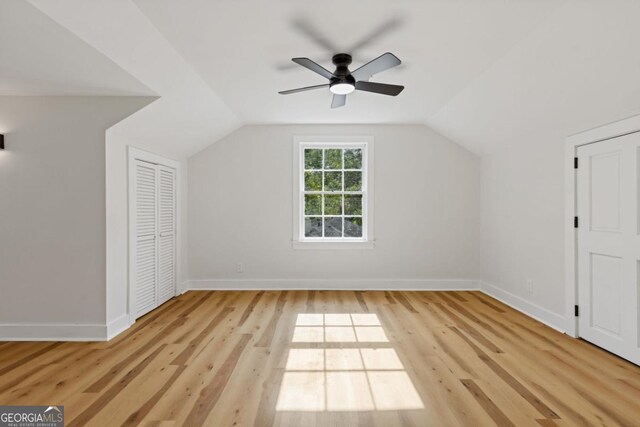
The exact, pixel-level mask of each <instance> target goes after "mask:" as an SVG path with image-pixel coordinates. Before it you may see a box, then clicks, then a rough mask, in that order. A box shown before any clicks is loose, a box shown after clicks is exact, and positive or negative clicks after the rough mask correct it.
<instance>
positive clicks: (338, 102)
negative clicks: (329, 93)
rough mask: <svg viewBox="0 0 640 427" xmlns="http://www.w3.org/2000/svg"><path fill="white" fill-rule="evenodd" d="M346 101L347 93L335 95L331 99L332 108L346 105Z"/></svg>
mask: <svg viewBox="0 0 640 427" xmlns="http://www.w3.org/2000/svg"><path fill="white" fill-rule="evenodd" d="M346 103H347V95H333V99H332V100H331V108H339V107H344V104H346Z"/></svg>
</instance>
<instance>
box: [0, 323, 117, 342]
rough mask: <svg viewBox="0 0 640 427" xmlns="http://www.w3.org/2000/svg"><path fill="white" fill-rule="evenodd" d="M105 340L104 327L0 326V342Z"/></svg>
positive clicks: (57, 325) (53, 325)
mask: <svg viewBox="0 0 640 427" xmlns="http://www.w3.org/2000/svg"><path fill="white" fill-rule="evenodd" d="M106 338H107V326H106V325H77V324H12V325H11V324H9V325H8V324H3V325H0V341H104V340H106Z"/></svg>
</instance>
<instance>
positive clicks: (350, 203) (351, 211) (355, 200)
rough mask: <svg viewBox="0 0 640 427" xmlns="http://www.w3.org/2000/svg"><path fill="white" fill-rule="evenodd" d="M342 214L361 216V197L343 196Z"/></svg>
mask: <svg viewBox="0 0 640 427" xmlns="http://www.w3.org/2000/svg"><path fill="white" fill-rule="evenodd" d="M344 214H345V215H362V196H361V195H357V196H344Z"/></svg>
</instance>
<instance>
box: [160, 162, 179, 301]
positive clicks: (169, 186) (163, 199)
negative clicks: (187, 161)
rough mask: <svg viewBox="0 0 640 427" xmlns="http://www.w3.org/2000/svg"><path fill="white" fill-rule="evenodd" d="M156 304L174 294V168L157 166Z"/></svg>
mask: <svg viewBox="0 0 640 427" xmlns="http://www.w3.org/2000/svg"><path fill="white" fill-rule="evenodd" d="M158 178H159V184H158V224H159V243H158V250H159V255H158V266H159V270H158V304H162V303H164V302H165V301H167V300H169V299H171V298H172V297H173V296H174V295H175V277H176V267H175V266H176V262H175V260H176V254H175V247H176V233H175V230H176V197H175V194H176V189H175V182H176V178H175V170H174V169H171V168H167V167H165V166H158Z"/></svg>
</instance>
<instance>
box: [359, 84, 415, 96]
mask: <svg viewBox="0 0 640 427" xmlns="http://www.w3.org/2000/svg"><path fill="white" fill-rule="evenodd" d="M356 89H357V90H363V91H365V92H373V93H380V94H382V95H390V96H396V95H398V94H399V93H400V92H402V90H403V89H404V86H398V85H388V84H386V83H373V82H356Z"/></svg>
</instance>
